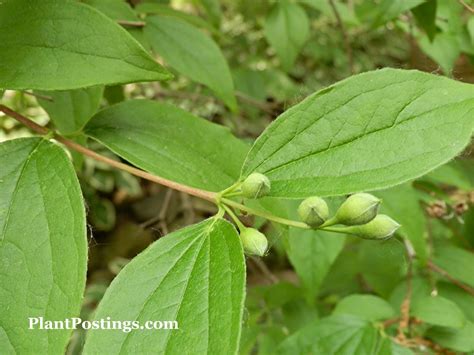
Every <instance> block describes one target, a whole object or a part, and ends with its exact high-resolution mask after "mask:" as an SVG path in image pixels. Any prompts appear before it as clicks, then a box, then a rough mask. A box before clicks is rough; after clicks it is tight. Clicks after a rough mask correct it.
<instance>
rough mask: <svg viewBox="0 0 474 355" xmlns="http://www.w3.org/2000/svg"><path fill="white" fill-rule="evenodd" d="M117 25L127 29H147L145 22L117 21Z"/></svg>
mask: <svg viewBox="0 0 474 355" xmlns="http://www.w3.org/2000/svg"><path fill="white" fill-rule="evenodd" d="M117 23H118V24H119V25H122V26H127V27H139V28H141V27H145V25H146V23H145V22H143V21H128V20H117Z"/></svg>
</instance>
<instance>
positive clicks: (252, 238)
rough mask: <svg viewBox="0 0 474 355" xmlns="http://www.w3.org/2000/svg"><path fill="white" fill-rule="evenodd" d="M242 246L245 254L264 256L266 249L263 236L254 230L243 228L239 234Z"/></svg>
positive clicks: (266, 242)
mask: <svg viewBox="0 0 474 355" xmlns="http://www.w3.org/2000/svg"><path fill="white" fill-rule="evenodd" d="M240 238H241V240H242V246H243V247H244V251H245V253H246V254H250V255H257V256H264V255H265V252H266V251H267V248H268V241H267V237H265V234H263V233H261V232H259V231H258V230H256V229H254V228H245V229H244V230H243V231H241V232H240Z"/></svg>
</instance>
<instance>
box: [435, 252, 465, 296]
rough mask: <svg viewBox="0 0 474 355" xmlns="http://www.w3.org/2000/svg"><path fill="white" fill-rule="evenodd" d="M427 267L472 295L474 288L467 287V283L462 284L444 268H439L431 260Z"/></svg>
mask: <svg viewBox="0 0 474 355" xmlns="http://www.w3.org/2000/svg"><path fill="white" fill-rule="evenodd" d="M428 267H429V268H430V269H431V270H433V271H434V272H437V273H438V274H440V275H442V276H444V277H446V278H447V279H448V280H449V281H451V283H453V284H454V285H456V286H458V287H459V288H462V289H463V290H464V291H466V292H467V293H469V294H471V295H472V296H474V289H473V288H471V287H469V286H468V285H465V284H463V283H462V282H460V281H459V280H456V279H455V278H454V277H452V276H451V275H450V274H449V273H448V272H447V271H446V270H444V269H442V268H440V267H439V266H438V265H436V264H434V263H433V262H432V261H428Z"/></svg>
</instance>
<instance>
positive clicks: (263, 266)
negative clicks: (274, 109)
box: [250, 257, 279, 283]
mask: <svg viewBox="0 0 474 355" xmlns="http://www.w3.org/2000/svg"><path fill="white" fill-rule="evenodd" d="M250 260H252V262H253V263H254V264H255V266H257V268H258V269H259V270H260V272H261V273H262V275H264V276H265V277H266V278H267V279H268V280H269V281H270V282H271V283H277V282H278V281H279V280H278V277H276V276H275V275H274V274H272V272H271V271H270V269H268V266H267V264H265V263H264V262H263V260H262V259H260V258H256V257H250Z"/></svg>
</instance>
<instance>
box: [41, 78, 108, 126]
mask: <svg viewBox="0 0 474 355" xmlns="http://www.w3.org/2000/svg"><path fill="white" fill-rule="evenodd" d="M103 91H104V88H103V87H102V86H93V87H90V88H84V89H77V90H66V91H41V92H40V93H41V94H43V95H46V96H48V97H50V98H51V101H50V100H45V99H41V98H38V103H39V104H40V105H41V106H42V107H43V108H44V109H45V111H46V112H47V113H48V115H49V117H50V118H51V120H52V121H53V122H54V125H55V126H56V127H57V128H58V130H59V131H60V132H61V133H63V134H70V133H75V132H77V131H79V130H81V129H82V127H84V125H85V124H86V123H87V121H88V120H89V119H90V118H91V117H92V115H93V114H94V113H95V112H96V111H97V109H98V108H99V104H100V100H101V99H102V93H103Z"/></svg>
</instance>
